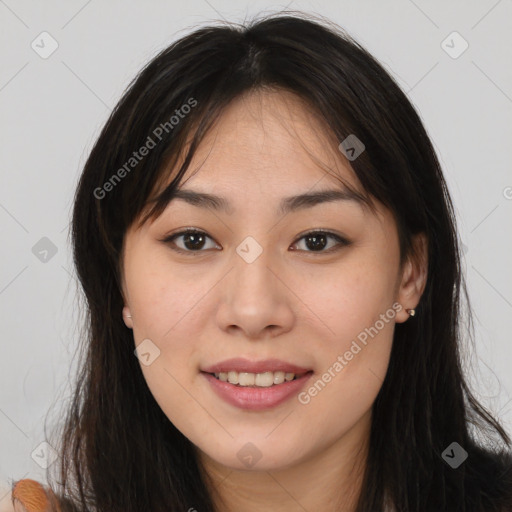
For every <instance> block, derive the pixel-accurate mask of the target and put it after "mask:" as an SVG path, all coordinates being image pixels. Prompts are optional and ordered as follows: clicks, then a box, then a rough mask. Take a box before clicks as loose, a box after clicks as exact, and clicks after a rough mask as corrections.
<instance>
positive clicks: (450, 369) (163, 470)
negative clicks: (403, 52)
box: [49, 12, 512, 512]
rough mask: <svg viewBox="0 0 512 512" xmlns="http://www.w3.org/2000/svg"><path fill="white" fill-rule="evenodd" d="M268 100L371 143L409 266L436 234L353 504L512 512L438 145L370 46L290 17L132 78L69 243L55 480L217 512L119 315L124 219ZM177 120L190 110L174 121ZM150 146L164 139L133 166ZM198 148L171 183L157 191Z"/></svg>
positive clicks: (171, 58) (373, 184)
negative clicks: (455, 449)
mask: <svg viewBox="0 0 512 512" xmlns="http://www.w3.org/2000/svg"><path fill="white" fill-rule="evenodd" d="M256 90H284V91H289V92H292V93H294V94H295V95H297V97H300V98H301V99H302V100H304V101H305V102H306V103H307V104H308V105H309V106H310V108H311V112H312V115H313V114H314V115H316V116H319V117H320V118H321V119H323V120H324V121H325V124H326V126H327V127H328V128H329V130H330V134H331V136H332V138H333V140H337V141H342V140H344V139H345V138H346V137H347V136H348V135H349V134H357V137H358V138H359V139H360V140H362V141H363V142H364V145H365V151H364V152H363V153H362V154H361V155H360V156H359V158H357V159H356V160H354V161H352V162H351V165H352V168H353V169H354V172H355V173H356V175H357V177H358V179H359V181H360V183H361V185H362V188H363V190H365V191H366V193H367V195H368V197H372V198H375V199H377V200H378V201H380V202H381V203H382V204H384V205H385V206H386V207H387V208H389V210H390V211H391V212H392V213H393V215H394V218H395V220H396V224H397V229H398V233H399V241H400V251H401V257H402V261H403V260H404V259H405V257H406V256H407V255H408V254H409V253H410V251H411V250H412V244H411V240H412V237H413V235H415V234H417V233H425V234H426V235H427V237H428V241H429V243H428V280H427V283H426V288H425V291H424V294H423V296H422V298H421V302H420V304H419V305H418V307H417V312H416V316H415V318H414V320H413V321H408V322H405V323H403V324H397V325H396V328H395V334H394V341H393V347H392V352H391V359H390V364H389V368H388V371H387V374H386V376H385V380H384V383H383V385H382V388H381V390H380V392H379V394H378V396H377V399H376V400H375V402H374V404H373V415H372V429H371V436H370V447H369V455H368V459H367V461H366V470H365V476H364V482H363V488H362V492H361V494H360V498H359V502H358V506H357V511H358V512H370V511H382V510H384V500H385V499H387V500H389V504H390V505H392V506H393V507H394V509H395V510H397V511H403V512H425V511H436V512H439V511H466V512H478V511H482V512H483V511H498V510H503V509H504V507H505V506H506V504H507V503H511V502H512V500H511V497H510V491H511V488H512V484H511V482H512V478H511V476H510V475H511V472H510V456H509V453H510V452H509V448H510V439H509V437H508V436H507V434H506V432H505V431H504V429H503V427H502V426H500V424H499V422H498V421H497V420H496V419H495V418H493V416H492V415H491V414H490V413H489V412H488V411H487V410H486V409H485V408H484V407H483V406H482V405H480V404H479V403H478V401H477V400H476V399H475V397H474V396H473V394H472V393H471V391H470V389H469V387H468V384H467V383H466V380H465V378H464V375H463V371H462V370H463V368H462V362H461V361H462V355H463V354H462V351H461V346H462V345H460V343H461V342H463V341H465V340H467V339H470V338H471V329H470V328H469V327H468V328H466V329H464V328H463V327H464V326H463V325H462V322H461V319H462V318H463V316H464V315H463V308H462V307H461V306H462V305H463V302H464V300H463V299H465V301H466V304H467V305H468V308H467V311H468V312H469V311H470V308H469V299H468V296H467V295H468V294H467V291H466V286H465V283H464V279H463V275H462V271H461V261H460V252H459V240H458V236H457V231H456V224H455V216H454V209H453V205H452V202H451V199H450V196H449V193H448V190H447V186H446V183H445V180H444V179H443V174H442V171H441V168H440V164H439V161H438V159H437V157H436V154H435V152H434V149H433V147H432V144H431V142H430V140H429V137H428V135H427V133H426V131H425V129H424V127H423V125H422V123H421V120H420V118H419V116H418V114H417V113H416V111H415V109H414V108H413V106H412V105H411V103H410V102H409V100H408V98H407V97H406V95H405V94H404V93H403V92H402V91H401V89H400V88H399V87H398V85H397V84H396V82H395V81H394V80H393V78H392V77H391V76H390V75H389V74H388V73H387V72H386V71H385V70H384V69H383V67H382V66H381V65H380V64H379V63H378V62H377V61H376V60H375V59H374V58H373V57H372V56H371V55H370V54H369V53H368V52H367V51H366V50H365V49H364V48H362V47H361V46H360V45H359V44H358V43H357V42H356V41H354V40H353V39H352V38H351V37H350V36H348V35H347V34H346V33H345V32H344V31H343V30H342V29H341V28H339V27H338V26H337V25H335V24H334V23H332V22H329V21H328V20H325V19H323V18H319V17H317V16H311V15H305V14H303V13H295V12H292V13H290V12H286V13H280V14H277V15H269V16H265V17H260V18H256V19H254V20H253V21H251V22H250V23H247V24H245V25H238V24H234V23H232V24H231V23H218V24H214V25H212V26H207V27H203V28H199V29H195V31H193V32H192V33H190V34H189V35H187V36H185V37H183V38H181V39H179V40H178V41H176V42H174V43H173V44H171V45H170V46H169V47H168V48H166V49H165V50H163V51H162V52H161V53H159V54H158V55H157V56H156V57H155V58H154V59H152V60H151V62H149V64H148V65H147V66H146V67H145V68H144V69H143V70H142V71H141V72H140V73H139V74H138V76H137V77H136V78H135V79H134V81H133V82H132V83H131V84H130V86H129V87H128V89H127V91H126V92H125V94H124V95H123V97H122V98H121V100H120V101H119V103H118V104H117V106H116V107H115V109H114V111H113V112H112V114H111V116H110V118H109V119H108V121H107V123H106V124H105V126H104V128H103V130H102V132H101V134H100V136H99V138H98V140H97V141H96V143H95V145H94V148H93V149H92V151H91V153H90V156H89V158H88V160H87V162H86V164H85V167H84V169H83V173H82V174H81V177H80V180H79V183H78V187H77V190H76V196H75V202H74V210H73V220H72V243H73V251H74V252H73V255H74V261H75V264H76V271H77V275H78V278H79V281H80V283H81V287H82V288H83V297H84V299H85V300H84V301H83V306H84V311H85V315H86V318H85V325H84V328H83V336H82V338H81V345H80V347H79V350H80V354H81V361H80V365H79V372H78V377H77V381H76V387H75V389H74V393H73V397H72V400H71V401H70V404H69V406H68V405H66V419H65V422H64V423H63V424H62V425H63V426H62V432H59V442H58V451H59V454H60V455H61V458H60V460H59V463H58V464H55V465H54V467H57V468H58V470H59V475H58V476H57V477H56V478H55V482H53V483H52V487H53V488H54V490H55V492H56V493H57V494H58V495H59V496H60V497H61V499H62V508H63V511H64V512H67V511H85V510H91V511H92V510H94V511H97V512H107V511H116V512H120V511H123V512H141V511H151V512H160V511H161V512H164V511H165V512H168V511H187V510H189V509H191V508H193V509H195V510H197V511H198V512H206V511H211V512H214V510H215V507H214V504H213V503H214V501H213V499H212V496H211V494H210V493H209V491H208V488H209V487H208V485H207V484H208V482H207V481H205V478H206V476H205V475H204V474H203V472H202V471H201V468H200V466H199V464H198V460H197V458H196V455H195V451H194V449H193V446H192V443H191V442H190V441H189V440H188V439H187V438H186V437H185V436H184V435H183V434H182V433H181V432H180V431H178V430H177V429H176V428H175V427H174V425H173V424H172V423H171V422H170V421H169V419H168V418H167V417H166V416H165V414H164V413H163V412H162V410H161V409H160V407H159V406H158V404H157V402H156V401H155V400H154V398H153V396H152V394H151V392H150V390H149V388H148V386H147V384H146V381H145V380H144V377H143V374H142V371H141V368H140V363H139V361H138V359H137V358H136V357H135V356H134V340H133V333H132V331H131V330H129V329H127V328H126V326H125V324H124V322H123V320H122V308H123V305H124V302H123V297H122V294H121V285H120V283H121V281H120V278H121V268H120V254H121V250H122V247H123V239H124V235H125V233H126V231H127V229H128V227H129V226H131V225H132V223H134V222H139V221H140V222H143V221H144V220H146V219H149V218H155V217H156V216H158V215H159V214H160V213H161V212H162V211H163V207H164V205H165V204H166V203H167V201H168V200H169V199H170V198H172V196H173V192H174V190H175V189H176V187H177V186H178V185H179V184H180V180H181V179H182V177H183V174H184V172H185V171H186V170H187V168H188V166H189V164H190V161H191V158H192V156H193V155H194V151H195V150H196V148H197V147H198V144H199V143H200V142H201V140H202V138H203V137H204V135H205V133H207V131H208V129H209V128H211V127H212V125H213V123H214V122H215V120H216V119H217V118H218V117H219V116H220V115H221V113H222V111H223V109H224V108H225V107H226V106H227V105H228V104H229V103H230V102H231V101H232V100H234V99H235V98H237V97H239V96H240V95H242V94H244V93H248V92H251V91H256ZM194 102H195V103H194ZM183 105H189V106H190V108H189V109H182V106H183ZM180 109H181V110H180ZM177 110H179V111H180V112H185V111H187V112H188V113H187V114H186V115H183V116H182V117H180V120H179V122H177V123H174V122H171V121H170V120H171V118H172V116H176V115H177V114H176V111H177ZM166 123H167V124H166ZM158 127H160V131H158V130H157V128H158ZM163 127H165V129H164V128H163ZM155 130H157V131H156V132H155ZM155 133H158V134H159V136H158V137H157V136H156V135H155ZM148 136H151V138H152V139H153V141H154V142H155V143H156V144H155V146H154V147H153V148H152V149H151V150H150V151H149V152H148V154H147V155H146V156H144V157H143V158H141V159H140V161H137V163H136V164H135V163H134V162H133V161H131V163H130V158H132V157H133V152H134V151H137V150H138V149H139V148H141V147H142V146H143V145H146V144H147V141H148ZM157 139H158V140H157ZM189 143H190V145H189V146H188V144H189ZM184 147H188V152H187V153H186V155H185V158H184V160H183V163H182V165H181V167H180V168H179V170H178V172H176V176H175V178H174V179H173V180H172V182H171V183H170V184H169V185H168V186H166V187H165V188H164V190H163V191H162V192H161V193H159V194H158V195H156V196H154V194H153V192H154V191H155V190H156V186H157V184H161V183H165V179H166V178H167V177H168V176H169V169H171V168H172V167H173V165H174V164H175V163H176V161H177V158H178V155H179V154H180V153H181V152H182V151H183V148H184ZM132 164H133V165H132ZM123 168H124V170H125V172H124V173H123V172H122V171H119V170H120V169H123ZM114 175H115V176H117V177H115V176H114ZM107 183H108V184H107ZM468 320H469V319H468ZM470 324H471V322H468V324H467V325H468V326H469V325H470ZM482 440H485V441H486V442H485V443H482ZM453 442H457V443H458V444H459V445H460V446H461V447H463V448H464V450H466V452H467V453H468V458H467V460H466V461H465V462H464V463H463V464H461V465H460V466H459V467H458V468H457V469H453V468H452V467H450V466H449V464H447V462H446V461H445V460H444V459H443V457H442V453H443V451H444V450H445V449H446V448H447V447H448V446H449V445H450V444H451V443H453ZM55 444H56V443H55ZM484 444H485V445H486V446H484ZM51 473H52V468H51V467H50V471H49V481H50V482H52V479H53V478H54V477H53V475H52V474H51Z"/></svg>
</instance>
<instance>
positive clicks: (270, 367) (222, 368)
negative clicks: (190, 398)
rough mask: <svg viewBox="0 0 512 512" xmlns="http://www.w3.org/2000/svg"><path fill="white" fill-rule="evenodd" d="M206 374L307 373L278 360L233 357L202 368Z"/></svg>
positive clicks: (302, 369) (304, 369) (305, 370)
mask: <svg viewBox="0 0 512 512" xmlns="http://www.w3.org/2000/svg"><path fill="white" fill-rule="evenodd" d="M201 371H203V372H206V373H221V372H223V373H227V372H229V371H235V372H238V373H240V372H244V373H264V372H279V371H281V372H285V373H295V375H300V374H303V373H307V372H308V371H310V370H308V369H307V368H302V367H300V366H297V365H295V364H291V363H287V362H286V361H281V360H280V359H265V360H264V361H250V360H248V359H244V358H242V357H235V358H233V359H226V360H225V361H221V362H220V363H216V364H213V365H211V366H207V367H205V368H202V370H201Z"/></svg>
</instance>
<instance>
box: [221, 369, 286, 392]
mask: <svg viewBox="0 0 512 512" xmlns="http://www.w3.org/2000/svg"><path fill="white" fill-rule="evenodd" d="M214 375H215V377H217V379H219V380H221V381H223V382H229V383H231V384H238V385H239V386H242V387H244V386H257V387H262V388H268V387H270V386H273V385H276V384H282V383H283V382H285V381H286V382H289V381H291V380H293V379H294V378H295V374H294V373H285V372H281V371H279V372H263V373H247V372H240V373H239V372H235V371H229V372H220V373H215V374H214Z"/></svg>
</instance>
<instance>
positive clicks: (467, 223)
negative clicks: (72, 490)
mask: <svg viewBox="0 0 512 512" xmlns="http://www.w3.org/2000/svg"><path fill="white" fill-rule="evenodd" d="M284 7H288V8H289V9H296V10H304V11H308V12H313V13H318V14H321V15H324V16H326V17H328V18H330V19H332V20H333V21H335V22H336V23H338V24H340V25H341V26H343V27H344V28H346V29H347V30H348V32H349V33H350V34H351V35H353V36H355V38H356V39H358V40H359V41H360V42H361V43H362V44H363V45H365V46H366V47H367V48H368V50H369V51H370V52H372V53H373V54H374V55H375V56H376V57H377V58H378V59H379V60H380V61H381V62H382V63H383V65H384V66H385V67H386V69H388V70H389V71H390V72H391V73H392V75H393V76H394V77H395V78H396V79H397V80H398V82H399V84H400V85H401V86H402V88H403V89H404V90H405V91H406V92H407V93H408V96H409V98H410V99H411V101H412V102H413V104H414V105H415V106H416V108H417V109H418V111H419V112H420V115H421V117H422V119H423V120H424V123H425V125H426V128H427V131H428V132H429V134H430V136H431V138H432V140H433V143H434V145H435V148H436V150H437V152H438V155H439V157H440V160H441V164H442V166H443V169H444V172H445V175H446V178H447V181H448V184H449V187H450V191H451V193H452V196H453V199H454V201H455V205H456V210H457V217H458V222H459V229H460V236H461V240H462V241H463V243H464V247H465V272H466V276H467V281H468V285H469V291H470V294H471V300H472V306H473V309H474V314H475V331H476V342H477V343H476V352H471V353H468V356H467V362H468V363H470V364H473V368H474V369H473V370H472V372H471V373H470V379H471V381H472V382H474V383H475V385H476V386H478V393H477V396H478V397H480V398H481V399H482V401H483V402H484V404H485V405H487V406H488V407H489V408H490V409H491V410H492V411H494V412H495V413H496V414H497V415H498V417H500V418H501V419H502V420H503V421H504V422H505V423H506V426H507V428H508V429H509V430H512V428H511V427H512V403H511V402H510V390H511V389H512V375H511V373H510V372H509V364H510V356H511V354H512V343H511V341H512V340H511V337H510V327H511V322H510V318H511V317H512V267H511V264H510V254H511V252H512V229H511V228H512V171H511V163H510V162H511V156H512V155H511V149H510V147H511V142H510V141H511V138H512V68H511V66H510V62H512V58H511V57H512V55H511V54H512V50H511V43H512V36H511V34H512V1H511V0H500V1H496V0H481V1H462V0H461V1H451V2H447V1H446V0H445V1H428V2H427V1H420V0H416V1H414V2H413V1H411V0H394V1H385V2H384V1H377V0H374V1H369V0H365V1H357V2H356V1H354V0H352V1H339V0H338V1H325V2H315V1H309V2H308V1H298V0H297V1H293V2H290V3H289V4H287V5H286V4H284V3H283V4H279V3H268V2H263V1H251V2H234V1H228V0H211V1H205V0H190V1H187V2H183V1H180V2H164V1H152V2H142V1H137V2H134V1H131V2H127V1H123V2H121V1H100V0H90V1H84V0H73V1H67V2H64V1H60V2H57V1H45V2H44V3H43V2H35V1H34V2H29V1H16V0H0V27H1V28H0V38H1V41H0V48H1V65H0V119H1V133H0V137H1V141H2V145H1V147H2V151H1V153H0V229H1V234H2V237H1V240H2V247H1V249H0V258H1V263H0V312H1V320H2V340H1V356H0V375H1V389H0V434H1V435H0V482H3V481H6V480H7V479H8V478H10V477H12V478H16V479H18V478H25V477H31V478H35V479H39V480H43V479H44V469H43V468H42V467H40V464H38V461H39V460H46V458H49V460H50V461H51V453H50V452H51V450H49V448H48V447H47V446H46V445H40V443H42V442H44V441H45V439H46V437H45V433H44V430H43V422H44V420H45V417H46V414H47V412H48V411H49V409H50V407H51V406H52V404H54V402H55V404H56V410H57V411H58V410H60V409H59V407H60V405H59V404H62V403H63V402H62V400H64V399H66V397H68V395H69V392H70V390H69V379H72V378H73V375H74V371H75V363H76V360H75V359H73V355H74V351H75V348H76V343H77V339H78V337H77V330H76V322H77V321H78V320H79V314H78V311H77V308H76V303H75V292H76V281H75V278H74V274H73V266H72V260H71V257H70V247H69V243H68V238H67V236H68V225H69V220H70V208H71V206H72V196H73V192H74V189H75V186H76V182H77V178H78V176H79V172H80V169H81V167H82V166H83V164H84V162H85V159H86V157H87V155H88V152H89V151H90V149H91V147H92V144H93V142H94V140H95V138H96V137H97V136H98V134H99V131H100V129H101V127H102V125H103V123H104V122H105V120H106V119H107V116H108V115H109V113H110V111H111V109H112V108H113V106H114V105H115V103H116V102H117V101H118V99H119V98H120V95H121V94H122V92H123V90H124V88H125V87H126V86H127V85H128V83H129V81H130V80H131V79H132V77H133V76H134V75H135V74H136V73H137V71H138V70H139V69H140V68H141V67H142V66H143V65H144V64H145V63H146V62H147V61H148V59H149V58H151V57H152V56H154V55H155V54H156V53H157V52H158V51H159V50H160V49H162V48H163V47H165V46H167V45H168V44H169V43H171V42H172V41H173V40H175V39H177V38H178V37H181V36H182V35H184V34H185V33H187V32H188V31H189V29H191V28H192V27H194V26H198V25H202V24H205V23H207V22H209V21H210V20H213V19H222V18H224V19H227V20H229V21H243V20H244V19H246V18H250V17H251V16H252V15H254V14H256V13H259V12H262V11H266V12H273V11H278V10H281V9H283V8H284ZM43 31H46V32H48V33H49V34H51V37H52V38H54V39H55V40H56V41H57V43H58V48H57V50H56V51H55V52H54V53H53V54H52V55H50V56H49V57H48V58H46V59H43V58H42V57H41V56H40V55H39V54H38V53H36V51H34V49H33V48H32V47H31V44H32V42H33V41H34V45H36V44H37V45H39V48H38V50H39V52H42V51H48V50H49V49H51V41H50V39H48V36H40V34H41V33H42V32H43ZM453 31H457V32H459V33H460V35H461V36H462V38H463V39H464V40H465V41H467V44H468V45H469V47H468V48H467V50H466V51H464V53H462V54H461V55H457V54H458V53H460V51H461V50H462V49H463V48H464V41H463V40H461V39H457V36H453V35H450V34H452V32H453ZM41 40H42V41H41ZM445 40H446V42H445V43H444V44H442V42H443V41H445ZM450 47H451V48H450ZM445 50H448V52H451V53H452V56H450V55H449V53H447V51H445ZM454 56H457V58H453V57H454ZM43 237H46V238H48V239H49V240H50V241H51V244H49V242H48V240H44V241H40V240H41V239H42V238H43ZM36 244H38V245H36ZM50 245H54V246H55V249H56V250H57V252H56V254H54V255H53V254H52V252H51V250H50V251H49V252H48V253H47V254H46V255H45V253H44V252H41V251H43V250H44V249H45V248H47V249H48V247H49V246H50ZM34 246H35V249H33V248H34ZM55 249H54V250H55ZM45 258H46V261H44V259H45ZM41 259H43V261H41ZM59 419H60V417H59V415H58V414H57V413H54V414H53V415H51V416H49V417H48V421H49V422H50V424H52V422H56V421H58V420H59ZM42 464H43V465H44V463H42ZM3 496H4V493H2V494H0V503H1V501H2V498H3ZM4 501H5V500H4Z"/></svg>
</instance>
